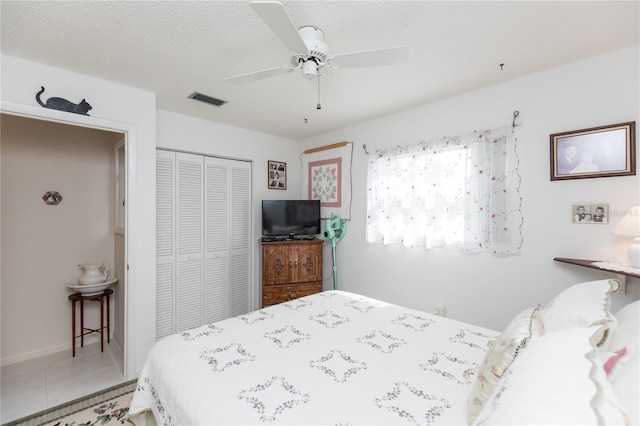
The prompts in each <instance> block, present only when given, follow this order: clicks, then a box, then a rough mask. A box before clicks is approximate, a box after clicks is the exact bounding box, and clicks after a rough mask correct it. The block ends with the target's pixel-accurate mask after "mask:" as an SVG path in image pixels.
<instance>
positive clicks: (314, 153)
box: [301, 142, 353, 220]
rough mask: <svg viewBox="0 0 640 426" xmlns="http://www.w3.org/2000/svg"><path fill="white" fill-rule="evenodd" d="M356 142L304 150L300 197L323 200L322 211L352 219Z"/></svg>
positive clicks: (323, 215)
mask: <svg viewBox="0 0 640 426" xmlns="http://www.w3.org/2000/svg"><path fill="white" fill-rule="evenodd" d="M352 154H353V143H351V142H339V143H336V144H333V145H327V146H322V147H319V148H313V149H308V150H306V151H305V152H304V153H303V154H302V194H301V198H303V199H308V200H320V215H321V217H322V218H323V219H328V218H330V217H331V214H337V215H340V217H342V218H343V219H347V220H351V157H352Z"/></svg>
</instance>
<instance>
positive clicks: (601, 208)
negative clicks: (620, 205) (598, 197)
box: [571, 203, 609, 224]
mask: <svg viewBox="0 0 640 426" xmlns="http://www.w3.org/2000/svg"><path fill="white" fill-rule="evenodd" d="M571 221H572V222H573V223H596V224H598V223H599V224H605V223H609V204H605V203H596V204H587V203H583V204H574V205H572V206H571Z"/></svg>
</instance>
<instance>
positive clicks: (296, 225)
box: [262, 200, 320, 237]
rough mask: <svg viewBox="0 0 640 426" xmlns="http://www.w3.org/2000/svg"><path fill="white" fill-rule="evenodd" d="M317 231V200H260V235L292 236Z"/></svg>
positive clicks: (318, 210)
mask: <svg viewBox="0 0 640 426" xmlns="http://www.w3.org/2000/svg"><path fill="white" fill-rule="evenodd" d="M319 233H320V201H319V200H262V235H264V236H270V237H281V236H289V237H293V236H296V235H307V236H308V235H317V234H319Z"/></svg>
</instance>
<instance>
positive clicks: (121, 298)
mask: <svg viewBox="0 0 640 426" xmlns="http://www.w3.org/2000/svg"><path fill="white" fill-rule="evenodd" d="M2 121H3V123H2V132H3V138H2V153H1V156H2V160H3V168H2V174H3V179H2V185H3V190H2V207H3V214H2V222H3V223H2V225H3V229H2V231H1V237H2V243H3V244H2V245H3V249H2V253H1V254H2V265H3V268H2V295H3V298H2V303H3V306H2V317H3V318H2V327H3V330H2V340H3V342H2V350H3V355H2V361H3V367H4V365H5V364H8V365H11V364H17V363H22V364H24V361H30V360H34V361H32V362H31V364H36V363H37V361H36V360H42V359H44V358H48V359H50V360H51V359H56V357H58V358H60V357H59V355H63V356H62V357H61V360H62V361H64V362H65V363H68V362H72V361H80V359H79V358H78V359H77V360H73V359H71V355H70V347H71V342H70V341H71V336H70V334H71V333H69V330H70V329H71V325H70V324H71V318H70V310H71V308H70V303H69V302H68V300H67V296H68V295H70V294H72V293H73V291H72V290H70V289H66V288H65V284H66V283H70V284H73V280H74V279H75V278H77V276H79V274H80V271H79V270H78V268H77V265H78V264H79V263H85V262H101V261H103V260H107V263H109V264H110V270H111V272H110V275H113V274H114V273H115V275H116V276H117V277H118V278H119V280H120V282H119V283H118V284H117V285H116V286H115V288H114V295H113V296H112V299H111V301H112V304H111V305H112V315H111V318H112V330H113V333H114V334H113V339H112V340H111V345H114V344H116V345H117V346H119V347H120V348H122V349H123V351H121V353H120V355H119V358H120V365H119V366H118V368H119V370H120V375H119V378H120V382H122V381H124V380H125V371H126V369H125V361H126V357H125V352H126V350H128V348H127V346H126V344H125V342H126V328H127V327H126V309H125V307H126V306H125V302H126V284H127V279H126V278H127V277H126V275H127V274H126V265H127V262H126V259H127V257H126V256H127V254H126V240H127V234H126V232H124V230H125V229H126V228H125V227H124V226H121V227H120V232H118V233H116V232H114V231H115V227H116V225H115V223H116V221H115V217H116V215H117V213H116V208H115V206H116V195H115V194H116V191H115V188H116V187H117V180H116V173H115V170H116V164H117V163H116V147H117V146H118V145H122V146H123V147H125V149H126V142H127V141H126V139H127V134H126V133H125V132H122V131H118V130H111V129H106V130H105V129H96V128H91V127H87V126H81V125H74V124H70V123H60V122H57V121H54V120H42V119H40V118H37V117H36V118H34V117H25V116H21V115H19V114H17V115H11V114H4V113H3V114H2ZM8 123H11V124H10V125H7V124H8ZM12 128H13V129H22V133H24V134H28V133H29V132H30V131H36V134H35V136H33V134H32V135H31V136H30V138H31V139H36V140H35V142H34V141H26V140H25V139H24V138H23V139H21V140H19V141H17V143H13V144H11V143H10V142H9V141H8V140H9V139H11V138H13V137H14V136H11V137H9V138H7V137H6V136H7V134H6V132H7V131H9V129H12ZM43 135H44V136H43ZM37 139H40V140H37ZM32 142H33V143H32ZM38 152H40V154H39V155H38ZM122 171H126V167H124V168H123V170H122ZM7 176H9V177H8V178H7ZM105 176H106V178H105ZM104 180H108V182H107V183H106V184H105V182H104ZM16 182H20V183H21V184H20V185H16ZM45 185H46V186H45ZM11 186H15V187H17V188H19V190H18V191H13V192H12V191H9V190H7V188H10V187H11ZM45 187H46V188H47V189H46V192H47V193H48V192H57V193H59V196H60V202H59V203H58V204H56V205H50V204H49V203H46V202H45V201H44V199H43V198H42V197H43V194H44V193H45V189H43V188H45ZM105 188H108V189H107V190H106V191H105ZM124 190H125V192H126V184H125V187H124ZM40 192H43V194H40ZM124 217H125V218H126V210H125V212H124ZM122 225H124V224H122ZM107 252H108V254H106V253H107ZM105 258H106V259H105ZM89 305H92V304H89ZM93 317H95V318H93ZM18 318H19V319H18ZM85 318H86V320H87V322H89V321H91V320H96V321H97V319H98V318H99V310H98V307H97V306H86V307H85ZM16 324H20V327H16V326H15V325H16ZM87 325H90V326H91V325H93V324H87ZM14 331H17V332H14ZM94 336H95V335H94ZM91 337H93V336H88V338H87V339H88V341H85V348H87V350H85V351H84V352H79V354H83V355H88V354H89V352H91V349H90V348H91V347H92V346H95V345H92V344H91V343H92V340H91ZM93 340H98V341H99V339H96V338H95V337H94V339H93ZM98 346H99V345H98ZM106 349H111V347H109V348H106ZM65 352H68V354H66V353H65ZM98 352H99V349H98ZM114 353H115V352H114ZM65 355H68V357H67V356H65ZM103 355H106V357H105V356H101V359H102V360H103V361H104V360H105V359H108V358H109V357H110V358H111V359H112V360H117V359H118V356H117V355H113V353H112V351H111V350H105V353H104V354H103ZM43 357H44V358H43ZM100 362H102V361H99V364H98V365H97V366H94V367H92V368H94V369H100V368H101V367H102V366H103V364H100ZM50 368H51V367H50ZM57 370H58V371H56V379H57V380H58V382H59V383H64V382H65V377H64V375H63V374H61V370H63V369H62V368H58V369H57ZM69 371H73V368H70V370H69ZM3 373H4V368H3ZM72 374H77V371H76V373H72ZM4 379H5V377H4V374H3V380H2V382H3V392H2V394H3V418H2V423H4V422H5V421H6V420H7V419H5V416H4V413H5V412H6V410H7V408H9V407H7V405H6V404H4V397H5V392H4V390H5V389H4V387H5V384H7V383H6V381H5V380H4ZM47 380H48V381H50V377H49V376H47ZM14 384H15V383H14ZM112 384H113V383H111V385H112ZM32 385H33V384H31V385H27V388H28V387H29V386H32ZM70 385H71V382H70ZM107 386H108V385H107ZM107 386H105V387H107ZM96 390H99V389H93V390H92V391H96ZM88 393H90V392H88ZM35 394H36V392H31V396H32V397H33V396H34V395H35ZM59 394H60V392H58V395H59ZM79 396H82V395H79ZM77 397H78V395H75V396H74V397H71V399H75V398H77ZM46 400H48V401H49V402H50V403H52V404H53V405H57V404H59V403H62V402H65V401H64V400H60V399H59V398H58V399H56V397H53V396H52V395H49V397H48V398H46ZM50 406H51V405H47V407H41V408H38V406H37V405H33V407H34V410H33V412H36V411H39V410H40V409H43V408H48V407H50ZM27 414H31V413H24V415H27Z"/></svg>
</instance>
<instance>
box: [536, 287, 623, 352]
mask: <svg viewBox="0 0 640 426" xmlns="http://www.w3.org/2000/svg"><path fill="white" fill-rule="evenodd" d="M618 286H619V283H618V281H616V280H599V281H588V282H584V283H580V284H575V285H573V286H571V287H569V288H568V289H566V290H564V291H563V292H561V293H560V294H558V295H557V296H556V297H555V298H554V299H553V300H551V301H550V302H549V303H548V304H547V305H546V306H545V307H544V308H543V309H542V317H543V319H544V326H545V330H546V331H547V332H550V331H558V330H565V329H567V328H572V327H591V326H593V325H602V326H603V327H600V328H599V331H598V333H599V335H598V336H597V340H598V346H599V347H603V348H608V342H607V339H608V338H609V336H610V335H611V333H612V332H613V330H615V326H616V319H615V317H614V316H613V314H611V312H610V308H611V292H612V291H614V290H616V289H617V288H618Z"/></svg>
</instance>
